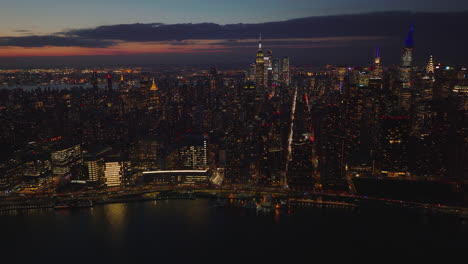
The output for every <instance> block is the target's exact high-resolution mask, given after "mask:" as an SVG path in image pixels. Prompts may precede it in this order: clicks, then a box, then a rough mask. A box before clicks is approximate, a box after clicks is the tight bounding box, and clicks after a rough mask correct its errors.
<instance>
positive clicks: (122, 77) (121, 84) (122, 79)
mask: <svg viewBox="0 0 468 264" xmlns="http://www.w3.org/2000/svg"><path fill="white" fill-rule="evenodd" d="M124 86H125V79H124V76H123V74H121V75H120V83H119V88H120V89H122V88H124Z"/></svg>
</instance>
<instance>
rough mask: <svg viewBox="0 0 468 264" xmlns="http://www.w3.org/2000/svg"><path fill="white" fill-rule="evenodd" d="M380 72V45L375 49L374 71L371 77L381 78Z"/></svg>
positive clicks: (381, 70)
mask: <svg viewBox="0 0 468 264" xmlns="http://www.w3.org/2000/svg"><path fill="white" fill-rule="evenodd" d="M382 73H383V69H382V65H381V63H380V47H378V48H377V49H376V51H375V58H374V71H373V73H372V78H374V79H382Z"/></svg>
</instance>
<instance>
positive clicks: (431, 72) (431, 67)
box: [426, 55, 434, 78]
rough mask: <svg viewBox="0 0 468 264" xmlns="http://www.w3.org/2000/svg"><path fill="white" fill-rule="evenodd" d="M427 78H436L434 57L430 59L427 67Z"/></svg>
mask: <svg viewBox="0 0 468 264" xmlns="http://www.w3.org/2000/svg"><path fill="white" fill-rule="evenodd" d="M426 76H427V77H429V78H434V60H433V58H432V55H431V56H430V57H429V62H428V63H427V66H426Z"/></svg>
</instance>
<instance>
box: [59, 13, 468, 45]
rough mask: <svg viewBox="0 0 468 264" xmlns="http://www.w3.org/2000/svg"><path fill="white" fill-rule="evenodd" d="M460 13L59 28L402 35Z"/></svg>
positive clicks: (439, 29)
mask: <svg viewBox="0 0 468 264" xmlns="http://www.w3.org/2000/svg"><path fill="white" fill-rule="evenodd" d="M467 15H468V12H460V13H411V12H379V13H369V14H354V15H337V16H323V17H309V18H300V19H293V20H287V21H279V22H269V23H260V24H228V25H218V24H213V23H200V24H171V25H166V24H161V23H158V24H154V23H153V24H123V25H110V26H100V27H97V28H92V29H76V30H68V31H65V32H61V33H60V34H63V35H65V36H74V37H83V38H92V39H114V40H124V41H172V40H179V41H181V40H188V39H231V40H237V39H246V38H256V37H258V35H259V33H260V32H261V33H262V34H263V36H264V37H265V38H270V39H277V38H319V37H343V36H402V35H404V34H405V32H406V30H407V28H408V25H409V24H410V23H411V22H414V23H415V24H416V27H417V29H416V30H417V32H420V33H421V34H420V35H426V36H427V33H431V34H442V35H443V36H446V35H448V33H450V32H452V33H456V32H457V31H458V32H460V31H461V30H464V29H465V28H466V26H467V25H468V22H467V20H466V19H465V17H466V16H467Z"/></svg>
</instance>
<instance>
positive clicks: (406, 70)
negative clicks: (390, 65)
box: [400, 24, 414, 88]
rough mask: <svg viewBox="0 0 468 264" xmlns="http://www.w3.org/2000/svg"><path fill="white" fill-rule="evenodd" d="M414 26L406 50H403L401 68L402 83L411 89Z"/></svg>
mask: <svg viewBox="0 0 468 264" xmlns="http://www.w3.org/2000/svg"><path fill="white" fill-rule="evenodd" d="M413 33H414V25H413V24H411V26H410V30H409V32H408V36H407V37H406V41H405V46H406V47H405V49H404V50H403V56H402V64H401V68H400V81H401V82H402V84H403V88H409V87H410V86H411V68H412V66H413V49H414V41H413Z"/></svg>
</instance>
